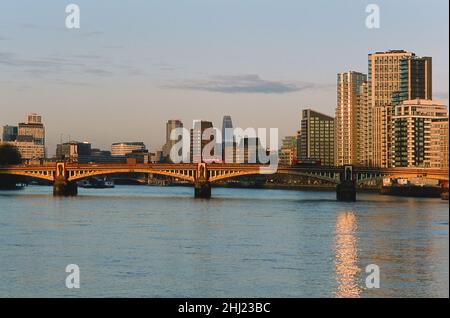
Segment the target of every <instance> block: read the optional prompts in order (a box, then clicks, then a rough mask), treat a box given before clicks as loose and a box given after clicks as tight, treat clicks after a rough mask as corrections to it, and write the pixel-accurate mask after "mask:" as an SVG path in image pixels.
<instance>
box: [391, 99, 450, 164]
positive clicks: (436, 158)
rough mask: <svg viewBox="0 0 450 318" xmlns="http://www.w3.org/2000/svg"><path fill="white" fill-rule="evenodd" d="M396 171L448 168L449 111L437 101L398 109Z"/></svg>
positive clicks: (395, 118) (394, 140)
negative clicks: (419, 168)
mask: <svg viewBox="0 0 450 318" xmlns="http://www.w3.org/2000/svg"><path fill="white" fill-rule="evenodd" d="M392 121H393V137H392V145H393V146H392V150H393V158H394V159H393V162H392V166H394V167H424V168H430V167H432V168H448V109H447V106H445V105H444V104H443V103H441V102H437V101H433V100H423V99H416V100H407V101H403V102H402V103H401V104H400V105H397V106H395V110H394V114H393V116H392Z"/></svg>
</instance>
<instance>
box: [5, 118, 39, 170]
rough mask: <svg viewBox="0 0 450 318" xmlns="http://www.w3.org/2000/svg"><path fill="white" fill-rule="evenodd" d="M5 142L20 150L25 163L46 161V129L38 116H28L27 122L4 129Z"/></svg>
mask: <svg viewBox="0 0 450 318" xmlns="http://www.w3.org/2000/svg"><path fill="white" fill-rule="evenodd" d="M2 139H3V142H4V143H7V144H11V145H13V146H15V147H17V149H18V150H19V152H20V154H21V156H22V159H23V161H24V162H25V163H30V162H33V161H42V160H44V159H45V157H46V154H45V127H44V124H43V123H42V117H41V116H40V115H38V114H34V113H33V114H27V115H26V116H25V122H23V123H19V124H18V126H17V127H15V126H5V127H4V128H3V136H2Z"/></svg>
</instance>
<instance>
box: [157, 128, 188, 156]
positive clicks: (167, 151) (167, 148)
mask: <svg viewBox="0 0 450 318" xmlns="http://www.w3.org/2000/svg"><path fill="white" fill-rule="evenodd" d="M177 128H183V123H182V122H181V121H180V120H177V119H170V120H168V121H167V123H166V143H165V144H164V146H163V149H162V153H163V157H165V158H167V159H170V151H171V150H172V148H173V146H174V145H175V144H176V143H177V142H178V141H179V140H180V139H181V136H180V137H179V139H178V140H171V139H170V134H171V133H172V130H174V129H177ZM181 151H182V150H180V153H181Z"/></svg>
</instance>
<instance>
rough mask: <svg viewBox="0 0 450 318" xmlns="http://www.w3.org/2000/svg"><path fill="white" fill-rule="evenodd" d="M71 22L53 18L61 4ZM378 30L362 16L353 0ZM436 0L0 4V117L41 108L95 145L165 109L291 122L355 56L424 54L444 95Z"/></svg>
mask: <svg viewBox="0 0 450 318" xmlns="http://www.w3.org/2000/svg"><path fill="white" fill-rule="evenodd" d="M69 3H76V4H78V5H79V6H80V8H81V29H80V30H68V29H66V28H65V24H64V20H65V15H66V13H65V11H64V9H65V6H66V5H67V4H69ZM369 3H376V4H378V5H379V6H380V8H381V28H380V29H378V30H369V29H367V28H366V27H365V18H366V15H367V14H366V12H365V8H366V5H367V4H369ZM448 9H449V8H448V0H395V1H393V0H389V1H388V0H384V1H375V0H372V1H361V0H314V1H300V0H296V1H295V0H289V1H288V0H270V1H269V0H216V1H214V0H184V1H181V0H179V1H175V0H173V1H168V0H159V1H156V0H154V1H148V0H140V1H138V0H130V1H119V0H103V1H99V0H73V1H50V0H40V1H32V0H29V1H25V0H14V1H1V2H0V93H1V99H0V107H1V110H2V111H1V117H0V125H4V124H15V123H17V122H18V121H21V120H22V118H23V116H24V113H26V112H32V111H33V112H39V113H41V114H42V115H43V116H44V120H45V124H46V128H47V138H48V150H49V153H50V154H52V153H54V147H55V144H56V142H57V141H59V139H60V136H61V134H63V138H64V139H65V140H66V139H67V138H68V136H69V135H70V136H71V137H72V139H78V140H88V141H91V142H93V144H94V145H95V146H100V147H102V148H109V146H110V144H111V143H112V142H116V141H121V140H143V141H144V142H146V143H147V145H148V146H149V148H151V149H152V150H154V149H155V148H158V147H160V146H161V145H162V144H163V142H164V138H165V136H164V132H165V129H164V125H165V121H166V120H167V119H169V118H178V119H182V120H183V122H184V123H185V124H186V125H190V124H191V122H192V120H193V119H200V118H201V119H209V120H212V121H214V123H215V124H216V125H217V126H220V125H221V121H222V116H223V115H226V114H227V115H228V114H229V115H231V116H232V118H233V121H234V123H235V124H236V125H239V126H241V127H243V128H245V127H248V126H252V127H268V128H269V127H278V128H279V129H280V135H293V134H295V132H296V130H297V129H298V128H299V121H300V110H301V109H302V108H307V107H311V108H314V109H317V110H319V111H322V112H324V113H328V114H333V113H334V107H335V104H336V88H335V81H336V73H337V72H341V71H347V70H356V71H361V72H364V73H366V72H367V54H368V53H370V52H374V51H384V50H388V49H405V50H408V51H412V52H415V53H417V54H418V55H419V56H432V57H433V71H434V74H433V76H434V96H435V98H436V99H444V101H445V102H446V103H447V104H448V86H449V82H448V78H449V75H448V70H449V65H448V59H449V42H448V38H449V34H448V29H449V17H448Z"/></svg>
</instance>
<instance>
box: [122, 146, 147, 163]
mask: <svg viewBox="0 0 450 318" xmlns="http://www.w3.org/2000/svg"><path fill="white" fill-rule="evenodd" d="M125 157H126V159H127V161H128V159H134V160H135V162H136V163H145V164H147V163H150V162H151V158H150V157H151V154H150V153H149V152H148V150H146V149H145V150H133V151H132V152H131V153H128V154H126V155H125Z"/></svg>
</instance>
